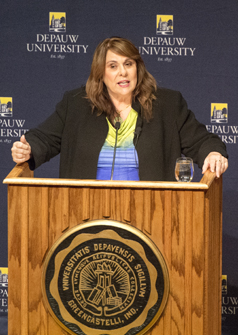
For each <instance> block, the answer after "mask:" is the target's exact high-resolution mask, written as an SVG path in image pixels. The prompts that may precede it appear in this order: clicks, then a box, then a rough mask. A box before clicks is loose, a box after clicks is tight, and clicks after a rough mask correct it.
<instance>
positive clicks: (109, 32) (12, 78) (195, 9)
mask: <svg viewBox="0 0 238 335" xmlns="http://www.w3.org/2000/svg"><path fill="white" fill-rule="evenodd" d="M1 7H2V8H1V11H0V17H1V34H0V50H1V57H0V65H1V66H0V68H1V82H0V152H1V162H0V174H1V180H3V179H4V178H5V177H6V175H7V174H8V173H9V171H10V170H11V169H12V168H13V167H14V163H13V162H12V159H11V146H12V144H13V142H14V141H16V140H18V139H19V138H20V137H21V135H23V134H24V133H25V132H26V131H27V130H28V129H30V128H31V127H34V126H35V125H37V124H39V123H40V122H42V121H43V120H44V119H45V118H46V117H48V116H49V115H50V114H51V113H52V112H53V111H54V108H55V105H56V103H57V102H58V101H59V100H60V99H61V98H62V96H63V93H64V92H65V91H66V90H71V89H74V88H77V87H80V86H81V85H84V84H85V83H86V80H87V78H88V75H89V72H90V65H91V62H92V57H93V52H94V50H95V48H96V46H97V45H98V43H99V42H100V41H102V40H103V39H105V38H107V37H110V36H122V37H126V38H128V39H130V40H131V41H132V42H133V43H134V44H135V45H136V46H137V47H138V49H139V52H140V54H141V55H142V58H143V59H144V62H145V64H146V67H147V69H148V70H149V72H151V73H152V74H153V75H154V77H155V78H156V80H157V84H158V86H161V87H167V88H170V89H174V90H178V91H180V92H181V93H182V94H183V96H184V98H185V99H186V101H187V103H188V106H189V108H190V109H191V110H193V112H194V113H195V115H196V117H197V119H198V120H199V121H201V122H202V123H204V124H205V125H206V127H207V129H208V131H209V132H212V133H215V134H217V135H218V136H219V137H220V138H221V139H222V141H223V142H224V143H225V144H226V146H227V150H228V154H229V170H228V171H227V172H226V174H225V175H224V178H223V185H224V186H223V216H224V219H223V223H224V224H223V226H224V228H223V281H222V292H223V296H222V321H223V325H222V329H223V335H230V334H232V335H234V334H236V333H238V322H237V314H238V271H237V267H238V228H237V227H238V225H237V223H238V222H237V218H238V200H237V199H238V177H237V166H238V155H237V153H238V113H237V92H238V73H237V72H238V67H237V57H236V54H237V48H238V47H237V43H235V42H236V35H237V27H236V14H237V11H238V2H237V1H235V0H228V1H223V0H211V1H205V0H197V1H196V2H194V1H191V0H184V1H182V2H177V3H176V2H174V1H167V2H158V1H155V0H151V1H150V2H148V1H146V0H131V1H130V2H128V1H125V0H121V1H120V2H118V1H98V0H91V1H86V0H81V1H71V0H69V1H65V0H58V1H54V0H50V1H49V0H47V1H46V0H42V1H41V2H40V5H39V3H38V2H31V3H29V2H27V1H23V2H19V1H17V0H12V1H11V2H9V3H6V4H3V5H2V6H1ZM58 162H59V159H58V158H55V159H53V160H52V161H50V162H49V163H46V164H44V165H43V166H42V167H40V168H39V169H38V170H37V171H36V172H35V175H36V176H39V177H57V176H58ZM200 179H201V171H200V170H198V169H196V171H195V179H194V180H195V181H198V180H200ZM0 203H1V217H0V227H1V234H0V269H1V273H0V285H2V286H1V287H0V302H1V306H0V335H1V334H2V335H6V334H7V323H6V318H7V300H6V299H7V289H6V286H4V285H6V282H5V280H6V275H7V272H6V270H4V269H6V268H7V265H8V264H7V187H6V185H3V184H1V192H0Z"/></svg>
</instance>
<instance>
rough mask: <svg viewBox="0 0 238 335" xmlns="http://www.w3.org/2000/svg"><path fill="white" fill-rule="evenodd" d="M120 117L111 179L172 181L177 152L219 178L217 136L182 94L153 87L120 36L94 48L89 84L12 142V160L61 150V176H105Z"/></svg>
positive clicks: (33, 163)
mask: <svg viewBox="0 0 238 335" xmlns="http://www.w3.org/2000/svg"><path fill="white" fill-rule="evenodd" d="M117 122H120V129H119V130H118V143H117V151H116V161H115V170H114V175H113V179H118V180H174V179H175V177H174V166H175V161H176V158H178V157H180V156H181V154H184V155H185V156H188V157H191V158H192V159H193V160H194V162H195V163H197V164H198V166H199V167H201V168H202V171H203V173H204V172H205V171H206V170H207V169H208V168H210V169H211V171H216V176H217V177H219V176H220V175H221V174H222V173H223V172H225V170H226V169H227V167H228V161H227V153H226V149H225V145H224V144H223V143H222V141H221V140H220V139H219V137H218V136H216V135H214V134H211V133H208V132H207V130H206V128H205V126H204V125H202V124H200V123H199V122H198V121H197V120H196V119H195V117H194V114H193V113H192V112H191V111H189V110H188V109H187V105H186V102H185V100H184V99H183V97H182V96H181V94H180V93H179V92H176V91H172V90H167V89H163V88H157V87H156V82H155V79H154V78H153V77H152V75H151V74H149V73H148V71H147V70H146V69H145V66H144V63H143V60H142V58H141V56H140V54H139V52H138V50H137V49H136V47H135V46H134V45H133V44H132V43H131V42H130V41H128V40H126V39H123V38H117V37H115V38H109V39H106V40H104V41H103V42H102V43H100V44H99V45H98V47H97V48H96V50H95V53H94V57H93V62H92V66H91V73H90V76H89V78H88V81H87V84H86V88H84V87H82V88H80V89H77V90H74V91H71V92H67V93H66V94H65V95H64V97H63V100H62V101H61V102H60V103H59V104H58V105H57V107H56V111H55V112H54V113H53V114H52V115H51V116H50V117H49V118H48V119H47V120H46V121H45V122H44V123H42V124H41V125H40V126H38V127H37V128H36V129H33V130H30V131H29V132H28V133H26V135H25V136H22V137H21V139H20V141H18V142H15V143H14V144H13V147H12V157H13V160H14V161H15V162H16V163H21V162H24V161H28V163H29V166H30V168H31V169H35V168H37V167H38V166H40V165H41V164H42V163H44V162H46V161H48V160H49V159H51V158H52V157H54V156H55V155H57V154H58V153H60V154H61V158H60V177H62V178H75V179H95V178H98V179H110V176H111V169H112V160H113V147H114V144H115V138H116V129H115V124H117V125H118V123H117Z"/></svg>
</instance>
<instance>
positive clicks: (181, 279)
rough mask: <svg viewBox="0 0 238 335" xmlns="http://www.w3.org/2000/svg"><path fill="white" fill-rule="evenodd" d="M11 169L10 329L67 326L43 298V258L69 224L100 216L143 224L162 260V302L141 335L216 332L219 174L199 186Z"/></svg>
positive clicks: (42, 333)
mask: <svg viewBox="0 0 238 335" xmlns="http://www.w3.org/2000/svg"><path fill="white" fill-rule="evenodd" d="M17 169H18V171H14V173H12V174H11V175H12V176H13V177H12V178H13V179H15V178H16V175H17V179H18V182H17V183H16V184H14V183H9V186H8V215H9V225H8V230H9V335H28V334H29V335H35V334H37V335H58V334H59V335H62V334H67V332H66V331H65V330H63V329H62V328H61V327H60V326H59V325H58V324H57V323H56V322H55V320H54V319H53V318H52V317H51V316H50V314H49V313H48V311H47V310H46V308H45V306H44V303H43V300H42V293H41V287H40V283H41V275H42V264H43V261H44V259H45V257H46V254H47V252H48V250H49V248H51V247H52V245H53V244H54V243H55V242H56V241H57V239H58V238H59V237H61V236H62V234H63V233H64V232H66V231H68V229H70V228H72V227H74V226H76V225H78V224H81V223H83V222H85V221H88V220H96V219H105V218H106V219H110V220H116V221H121V222H126V223H128V224H131V225H133V226H134V227H136V228H138V229H140V230H142V231H143V232H144V233H145V234H146V235H147V236H148V237H149V238H151V240H152V241H153V242H154V243H155V244H156V245H157V247H158V248H159V250H160V252H161V253H162V255H163V257H164V259H165V262H166V264H167V267H168V271H169V276H170V293H169V298H168V302H167V305H166V308H165V310H164V312H163V314H162V316H161V317H160V319H159V320H158V322H157V323H156V324H155V325H154V327H153V328H152V329H150V330H149V331H148V332H147V335H158V334H162V335H176V334H179V335H210V334H214V335H220V334H221V250H222V249H221V246H222V180H221V179H219V180H217V179H214V175H213V174H209V175H207V176H205V177H204V178H203V183H202V185H203V186H202V188H198V187H197V186H196V187H194V188H192V187H191V185H192V184H193V183H190V184H187V185H189V187H187V188H186V187H185V186H182V187H175V186H174V183H171V184H170V183H167V184H166V185H167V186H166V188H165V187H164V184H161V183H157V184H156V185H154V186H153V187H152V188H148V187H146V188H144V187H143V186H142V184H140V185H139V186H140V187H139V186H138V184H136V186H135V187H133V186H132V185H131V186H130V187H127V186H125V184H123V185H122V186H123V187H121V186H120V187H119V186H118V185H117V184H113V185H111V184H110V183H109V185H108V186H107V187H106V186H105V185H103V186H102V185H101V184H100V183H99V184H98V183H96V182H95V181H93V182H91V183H89V184H88V186H87V185H86V184H85V183H78V184H77V185H75V184H72V183H69V185H68V186H66V185H61V184H57V183H56V185H50V184H49V183H46V185H44V183H35V184H34V183H32V181H31V182H29V183H28V184H25V183H23V184H21V183H20V182H19V179H21V177H19V174H20V175H21V172H19V170H22V168H19V167H18V168H17ZM23 170H24V169H23ZM26 174H27V172H26V171H23V173H22V175H23V176H24V175H26ZM9 175H10V174H9ZM10 179H11V178H10ZM23 179H25V180H26V178H23ZM29 179H30V178H29ZM95 185H97V186H95ZM204 185H205V186H207V187H205V186H204ZM208 185H209V186H208ZM147 186H148V184H147Z"/></svg>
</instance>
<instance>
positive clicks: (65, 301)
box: [42, 220, 169, 335]
mask: <svg viewBox="0 0 238 335" xmlns="http://www.w3.org/2000/svg"><path fill="white" fill-rule="evenodd" d="M42 288H43V298H44V302H45V305H46V308H47V309H48V311H49V313H50V314H51V316H52V317H53V318H54V319H55V321H56V322H58V323H59V325H60V326H61V327H62V328H63V329H64V330H66V331H67V332H68V333H69V334H78V335H84V334H86V335H90V334H93V335H118V334H120V335H133V334H144V333H146V332H147V331H148V330H149V329H150V328H151V327H152V326H153V325H154V323H155V322H156V321H157V320H158V318H159V317H160V315H161V313H162V312H163V310H164V308H165V305H166V302H167V298H168V294H169V275H168V270H167V266H166V263H165V261H164V258H163V256H162V254H161V252H160V251H159V249H158V248H157V247H156V245H155V244H154V243H153V242H152V241H151V240H150V239H149V238H148V237H147V236H146V235H145V234H143V233H142V232H141V231H140V230H139V229H137V228H135V227H133V226H131V225H128V224H125V223H121V222H118V221H112V220H95V221H89V222H87V223H82V224H80V225H78V226H76V227H74V228H72V229H70V230H68V231H67V232H66V233H64V234H63V235H62V236H61V237H60V238H59V239H58V240H57V241H56V243H55V244H54V245H53V246H52V248H51V249H50V251H49V253H48V255H47V257H46V259H45V262H44V265H43V275H42Z"/></svg>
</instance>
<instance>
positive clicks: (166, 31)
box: [156, 15, 174, 35]
mask: <svg viewBox="0 0 238 335" xmlns="http://www.w3.org/2000/svg"><path fill="white" fill-rule="evenodd" d="M173 24H174V19H173V15H157V16H156V34H157V35H173V32H174V30H173V29H174V28H173Z"/></svg>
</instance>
